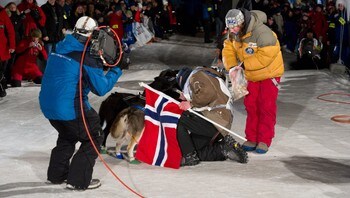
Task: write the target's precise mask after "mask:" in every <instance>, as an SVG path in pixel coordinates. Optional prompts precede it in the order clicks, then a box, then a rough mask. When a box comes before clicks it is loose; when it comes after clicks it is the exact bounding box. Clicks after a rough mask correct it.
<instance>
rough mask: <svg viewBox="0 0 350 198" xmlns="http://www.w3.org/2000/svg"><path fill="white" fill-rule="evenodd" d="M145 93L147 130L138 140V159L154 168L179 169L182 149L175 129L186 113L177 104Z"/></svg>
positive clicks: (151, 93)
mask: <svg viewBox="0 0 350 198" xmlns="http://www.w3.org/2000/svg"><path fill="white" fill-rule="evenodd" d="M145 90H146V106H145V130H144V132H143V134H142V136H141V138H140V140H139V143H138V146H137V151H136V155H135V157H136V159H138V160H140V161H142V162H145V163H147V164H150V165H154V166H162V167H169V168H176V169H178V168H180V162H181V158H182V155H181V150H180V147H179V145H178V142H177V137H176V126H177V123H178V120H179V118H180V116H181V114H182V112H183V110H181V109H180V108H179V106H178V104H176V103H175V102H173V101H171V100H169V99H167V98H165V97H163V96H162V95H159V94H158V93H155V92H153V91H152V90H150V89H147V87H146V88H145Z"/></svg>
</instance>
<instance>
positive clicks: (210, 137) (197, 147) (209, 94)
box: [176, 67, 248, 166]
mask: <svg viewBox="0 0 350 198" xmlns="http://www.w3.org/2000/svg"><path fill="white" fill-rule="evenodd" d="M221 77H222V76H221V74H220V73H219V72H217V71H215V70H213V69H210V68H204V67H197V68H195V69H194V70H192V69H190V68H187V67H185V68H183V69H181V70H180V71H179V73H178V75H177V77H176V81H177V83H178V84H179V86H180V88H181V89H182V94H181V96H180V98H181V99H182V100H183V101H182V102H181V103H180V104H179V107H180V108H181V109H182V110H185V112H183V113H182V115H181V117H180V119H179V122H178V125H177V140H178V143H179V146H180V149H181V152H182V156H183V158H182V161H181V166H193V165H197V164H198V163H200V161H223V160H226V159H230V160H234V161H238V162H240V163H247V162H248V155H247V153H246V152H245V151H244V150H243V149H242V147H241V145H240V144H239V143H238V142H236V141H235V140H234V139H233V138H232V136H230V135H228V132H226V131H224V130H223V129H221V128H218V127H216V126H214V125H213V124H211V123H210V122H208V121H206V120H204V119H203V118H201V117H199V116H197V115H195V114H193V113H191V112H189V111H188V109H190V108H192V109H193V110H194V111H196V112H198V113H200V114H202V115H204V116H205V117H206V118H208V119H210V120H212V121H214V122H216V123H218V124H220V125H221V126H224V127H226V128H228V129H230V128H231V123H232V119H233V114H232V112H233V111H232V106H231V100H230V98H231V96H230V92H229V91H228V89H227V87H226V86H225V83H224V81H223V79H222V78H221Z"/></svg>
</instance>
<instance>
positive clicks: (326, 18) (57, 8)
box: [0, 0, 350, 95]
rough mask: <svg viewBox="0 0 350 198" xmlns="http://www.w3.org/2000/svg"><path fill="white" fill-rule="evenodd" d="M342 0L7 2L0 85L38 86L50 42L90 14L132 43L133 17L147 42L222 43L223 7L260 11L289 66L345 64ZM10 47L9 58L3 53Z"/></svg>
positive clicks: (348, 51) (347, 47)
mask: <svg viewBox="0 0 350 198" xmlns="http://www.w3.org/2000/svg"><path fill="white" fill-rule="evenodd" d="M349 4H350V3H349V2H348V1H346V0H47V2H46V3H44V4H43V5H38V3H37V1H36V0H21V2H20V3H18V4H16V3H14V2H10V3H8V4H7V5H6V6H5V7H1V8H0V10H1V11H0V13H2V15H1V16H3V15H4V16H5V15H6V16H8V18H9V19H10V21H11V24H12V27H13V30H14V31H11V28H10V27H7V26H9V25H8V24H6V19H4V18H3V17H1V19H0V37H1V38H6V39H1V41H0V46H1V47H0V48H4V49H0V59H1V65H0V81H1V83H0V84H1V87H0V88H1V89H3V90H4V89H5V88H6V86H7V84H11V85H12V86H20V81H21V80H22V79H27V80H32V81H34V82H36V83H38V84H39V83H40V82H41V76H42V72H43V71H44V69H45V60H46V58H47V55H48V54H49V53H51V52H53V51H55V46H56V44H57V42H59V41H61V40H62V39H63V38H64V36H65V34H66V33H69V32H71V31H72V29H73V28H74V25H75V23H76V21H77V20H78V18H80V17H81V16H90V17H92V18H94V19H95V20H97V21H98V23H99V25H100V26H104V25H106V26H110V27H111V28H112V29H113V30H115V32H116V33H117V34H118V37H119V38H120V40H121V41H122V42H123V43H125V44H126V45H129V46H130V45H132V44H134V43H135V42H136V38H135V37H134V35H133V32H132V28H133V26H132V24H133V23H135V22H137V23H142V24H144V26H145V27H147V29H148V30H149V32H151V33H152V35H153V38H152V40H151V42H157V41H160V40H161V39H168V38H169V36H171V35H172V34H174V33H178V34H186V35H190V36H203V39H204V40H203V41H204V43H212V42H214V41H216V43H217V47H218V49H221V48H222V45H221V44H222V39H223V38H224V36H223V35H224V33H225V15H226V13H227V11H228V10H230V9H232V8H244V9H248V10H252V9H253V10H262V11H264V12H265V13H266V14H267V20H266V24H267V25H268V26H269V27H270V28H271V29H272V30H273V31H274V32H275V33H276V34H277V36H278V39H279V41H280V43H281V48H282V50H283V51H284V52H286V53H295V54H296V55H297V57H298V61H299V63H301V64H299V65H296V67H298V68H305V67H306V66H311V67H314V66H316V68H327V67H329V65H330V64H332V63H341V64H344V65H346V66H347V67H348V68H349V66H350V58H349V57H350V44H349V41H350V31H349V17H350V16H349V13H348V10H347V7H348V6H349ZM4 13H6V14H4ZM3 23H4V25H3ZM13 38H14V41H12V40H13ZM218 51H220V50H218ZM9 52H10V53H11V56H10V57H7V56H6V53H7V54H8V53H9ZM4 54H5V55H4ZM218 54H220V53H218ZM20 57H22V59H20ZM40 61H41V64H40ZM305 61H309V62H305ZM38 62H39V64H38ZM313 65H314V66H313ZM35 67H38V68H39V70H40V71H38V70H36V69H35ZM6 79H7V82H6ZM0 91H1V90H0ZM5 95H6V94H5Z"/></svg>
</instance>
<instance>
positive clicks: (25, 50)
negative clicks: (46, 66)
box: [12, 38, 47, 80]
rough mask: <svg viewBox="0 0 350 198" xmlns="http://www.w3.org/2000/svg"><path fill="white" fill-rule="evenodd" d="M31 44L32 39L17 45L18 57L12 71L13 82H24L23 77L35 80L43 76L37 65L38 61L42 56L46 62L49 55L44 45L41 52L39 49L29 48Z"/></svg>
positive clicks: (24, 40)
mask: <svg viewBox="0 0 350 198" xmlns="http://www.w3.org/2000/svg"><path fill="white" fill-rule="evenodd" d="M31 42H32V39H31V38H28V39H23V40H21V41H20V42H19V44H18V45H17V48H16V52H17V53H18V56H17V60H16V62H15V64H14V65H13V69H12V79H13V80H22V77H27V78H29V79H35V78H36V77H38V76H42V73H41V71H40V70H39V67H38V65H37V63H36V59H37V57H38V56H39V55H40V54H41V55H42V57H43V58H44V59H45V60H46V59H47V53H46V50H45V48H44V45H43V44H41V45H42V50H39V49H38V48H37V47H29V44H30V43H31Z"/></svg>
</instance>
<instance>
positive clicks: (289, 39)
mask: <svg viewBox="0 0 350 198" xmlns="http://www.w3.org/2000/svg"><path fill="white" fill-rule="evenodd" d="M284 32H285V34H284V37H285V38H284V39H283V40H284V41H285V44H286V49H285V50H286V51H287V52H294V50H295V46H296V44H297V38H298V37H297V34H298V33H297V19H296V18H295V16H294V14H293V11H292V10H288V11H287V15H286V16H285V18H284Z"/></svg>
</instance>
